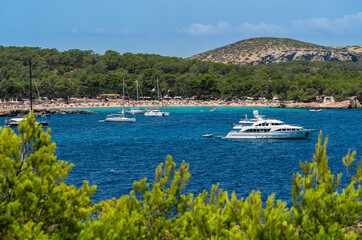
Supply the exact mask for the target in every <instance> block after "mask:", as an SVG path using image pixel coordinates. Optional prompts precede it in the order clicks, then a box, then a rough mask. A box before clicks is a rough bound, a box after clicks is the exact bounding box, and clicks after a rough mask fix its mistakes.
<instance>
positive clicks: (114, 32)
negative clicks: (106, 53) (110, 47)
mask: <svg viewBox="0 0 362 240" xmlns="http://www.w3.org/2000/svg"><path fill="white" fill-rule="evenodd" d="M89 33H90V34H93V35H102V36H104V35H108V36H112V35H131V34H134V33H135V31H131V30H128V29H113V30H112V29H104V28H94V29H91V30H90V31H89Z"/></svg>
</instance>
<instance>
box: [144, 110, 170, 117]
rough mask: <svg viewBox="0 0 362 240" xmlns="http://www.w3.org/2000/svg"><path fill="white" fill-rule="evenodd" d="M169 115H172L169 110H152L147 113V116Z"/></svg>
mask: <svg viewBox="0 0 362 240" xmlns="http://www.w3.org/2000/svg"><path fill="white" fill-rule="evenodd" d="M169 115H170V113H168V112H153V111H150V112H146V113H145V116H147V117H167V116H169Z"/></svg>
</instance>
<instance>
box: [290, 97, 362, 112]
mask: <svg viewBox="0 0 362 240" xmlns="http://www.w3.org/2000/svg"><path fill="white" fill-rule="evenodd" d="M360 98H361V97H356V96H355V97H351V98H349V99H347V100H345V101H342V102H325V103H324V102H323V103H318V102H311V103H289V104H287V105H286V106H285V107H287V108H325V109H328V108H329V109H349V108H362V105H361V103H360V100H361V99H360Z"/></svg>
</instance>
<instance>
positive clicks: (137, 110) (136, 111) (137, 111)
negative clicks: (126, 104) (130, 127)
mask: <svg viewBox="0 0 362 240" xmlns="http://www.w3.org/2000/svg"><path fill="white" fill-rule="evenodd" d="M145 111H146V110H142V109H132V110H128V111H126V112H127V113H132V114H135V113H144V112H145Z"/></svg>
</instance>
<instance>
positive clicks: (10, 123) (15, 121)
mask: <svg viewBox="0 0 362 240" xmlns="http://www.w3.org/2000/svg"><path fill="white" fill-rule="evenodd" d="M31 77H32V74H31V60H29V85H30V96H29V97H30V111H29V115H30V113H31V112H32V111H33V96H32V95H33V94H32V93H33V91H32V89H33V87H32V80H31ZM35 88H36V90H37V93H38V95H39V98H40V94H39V90H38V87H37V85H36V82H35ZM25 117H26V116H25ZM25 117H17V118H11V119H9V120H5V126H7V127H16V126H19V124H20V122H21V121H23V120H25ZM36 123H39V124H41V125H43V126H48V124H49V122H48V120H47V118H46V116H45V113H44V111H43V112H42V115H41V121H36Z"/></svg>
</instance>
